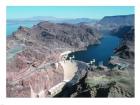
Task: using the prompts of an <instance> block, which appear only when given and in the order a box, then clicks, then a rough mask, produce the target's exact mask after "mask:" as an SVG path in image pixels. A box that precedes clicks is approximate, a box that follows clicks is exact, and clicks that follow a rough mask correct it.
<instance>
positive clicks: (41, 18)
mask: <svg viewBox="0 0 140 105" xmlns="http://www.w3.org/2000/svg"><path fill="white" fill-rule="evenodd" d="M28 21H29V22H31V21H38V22H41V21H50V22H53V23H69V24H78V23H92V24H95V23H96V22H97V20H96V19H89V18H72V19H70V18H69V19H66V18H56V17H52V16H37V17H32V18H25V19H23V18H22V19H9V20H7V22H28Z"/></svg>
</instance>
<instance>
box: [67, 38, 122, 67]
mask: <svg viewBox="0 0 140 105" xmlns="http://www.w3.org/2000/svg"><path fill="white" fill-rule="evenodd" d="M120 42H121V39H120V38H118V37H116V36H113V35H103V38H102V39H101V43H100V44H98V45H89V46H88V47H87V50H84V51H77V52H72V53H70V54H69V56H73V55H74V56H75V60H80V61H84V62H87V63H89V62H90V61H91V60H92V59H95V61H96V64H99V62H103V64H104V65H107V64H108V61H109V59H110V57H111V56H112V55H114V49H115V48H117V47H119V44H120Z"/></svg>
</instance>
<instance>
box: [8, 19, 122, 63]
mask: <svg viewBox="0 0 140 105" xmlns="http://www.w3.org/2000/svg"><path fill="white" fill-rule="evenodd" d="M37 23H38V22H14V23H7V30H6V35H7V36H9V35H12V32H14V31H16V30H17V29H18V27H19V26H26V27H29V28H30V27H32V26H33V25H35V24H37ZM120 41H121V39H119V38H118V37H116V36H112V35H104V36H103V39H101V44H99V45H90V46H88V47H87V50H85V51H77V52H73V53H71V54H69V56H72V55H74V56H75V59H76V60H80V61H84V62H90V61H91V60H92V59H95V60H96V64H98V63H99V62H100V61H103V63H104V65H107V63H108V60H109V58H110V56H112V55H113V53H114V49H115V48H117V47H118V46H119V43H120Z"/></svg>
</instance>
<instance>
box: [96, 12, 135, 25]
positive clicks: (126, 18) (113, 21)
mask: <svg viewBox="0 0 140 105" xmlns="http://www.w3.org/2000/svg"><path fill="white" fill-rule="evenodd" d="M98 24H100V25H107V26H133V25H134V15H133V14H132V15H118V16H105V17H104V18H103V19H101V20H100V21H99V22H98Z"/></svg>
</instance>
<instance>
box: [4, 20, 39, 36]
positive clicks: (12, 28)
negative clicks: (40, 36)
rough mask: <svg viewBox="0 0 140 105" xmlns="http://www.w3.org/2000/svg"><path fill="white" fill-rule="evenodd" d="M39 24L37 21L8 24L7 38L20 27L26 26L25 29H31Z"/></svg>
mask: <svg viewBox="0 0 140 105" xmlns="http://www.w3.org/2000/svg"><path fill="white" fill-rule="evenodd" d="M37 23H38V22H37V21H27V22H26V21H24V22H7V24H6V36H9V35H11V34H12V33H13V32H15V31H16V30H17V29H18V28H19V27H20V26H25V27H28V28H31V27H32V26H33V25H35V24H37Z"/></svg>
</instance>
